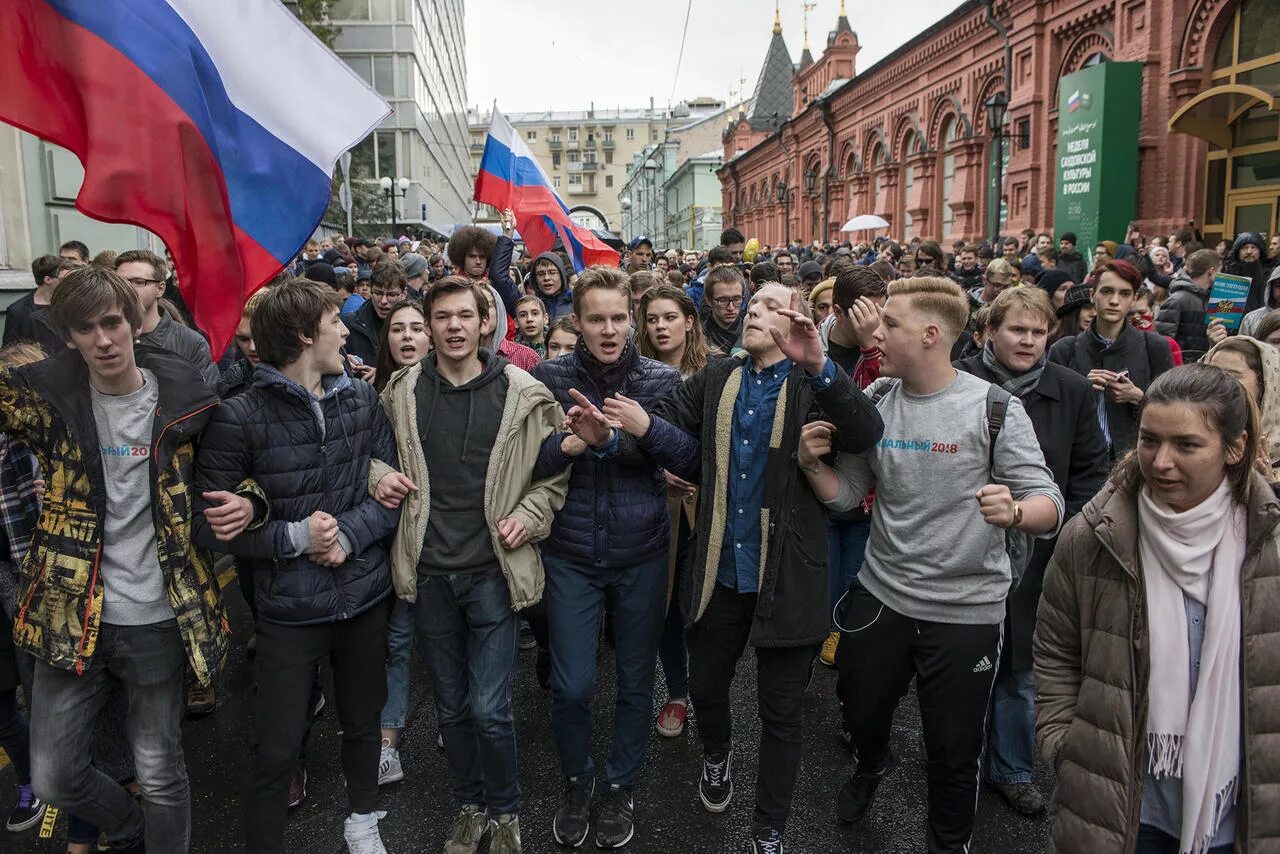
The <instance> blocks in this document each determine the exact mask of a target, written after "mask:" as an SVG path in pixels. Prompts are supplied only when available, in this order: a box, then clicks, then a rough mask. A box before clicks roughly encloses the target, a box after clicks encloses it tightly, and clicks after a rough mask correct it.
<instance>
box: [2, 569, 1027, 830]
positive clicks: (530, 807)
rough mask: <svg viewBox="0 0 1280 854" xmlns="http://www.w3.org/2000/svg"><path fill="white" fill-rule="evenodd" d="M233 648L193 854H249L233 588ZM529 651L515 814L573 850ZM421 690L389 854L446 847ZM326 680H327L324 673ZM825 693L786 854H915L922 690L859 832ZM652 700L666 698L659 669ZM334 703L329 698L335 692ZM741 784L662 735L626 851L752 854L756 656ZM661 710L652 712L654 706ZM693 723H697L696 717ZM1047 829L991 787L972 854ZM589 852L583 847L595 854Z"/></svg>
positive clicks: (739, 741) (231, 592)
mask: <svg viewBox="0 0 1280 854" xmlns="http://www.w3.org/2000/svg"><path fill="white" fill-rule="evenodd" d="M226 593H227V601H228V602H229V604H230V609H231V613H232V625H233V629H234V630H235V641H234V643H233V650H232V654H231V658H230V660H229V662H228V666H227V668H226V670H225V671H224V674H223V676H222V679H221V682H220V684H219V698H218V699H219V703H218V709H217V711H216V712H215V713H214V714H213V715H211V716H209V717H207V718H204V719H202V720H198V721H192V722H188V723H187V724H186V728H185V735H184V742H185V745H186V760H187V766H188V768H189V771H190V774H191V788H192V822H193V845H192V850H193V851H194V852H197V854H206V852H208V854H212V852H230V851H237V850H242V848H243V837H242V830H241V828H242V814H243V783H244V780H245V777H246V774H247V772H248V764H249V749H248V732H249V718H250V707H251V702H250V700H251V692H252V660H251V659H249V658H248V657H247V654H246V650H245V641H246V639H247V638H248V636H249V632H250V630H251V629H250V625H249V620H248V613H247V610H246V608H245V606H244V601H243V599H241V597H240V595H239V592H238V590H236V588H235V583H234V582H232V583H231V585H230V586H229V587H228V589H227V591H226ZM533 662H534V654H533V653H532V652H524V653H521V654H520V661H519V670H518V673H517V677H516V684H515V707H516V734H517V740H518V744H519V749H520V782H521V787H522V790H523V797H524V802H523V807H522V810H521V815H520V822H521V828H522V833H523V838H524V850H525V851H527V852H531V854H540V853H541V852H555V851H560V850H564V849H561V848H559V846H557V845H556V844H555V841H554V840H553V838H552V836H551V818H552V815H553V814H554V813H555V810H556V808H557V806H558V805H559V799H560V794H561V778H560V774H559V770H558V769H559V766H558V762H557V759H556V754H555V748H554V745H553V743H552V739H551V730H550V725H549V716H550V702H549V698H548V696H547V695H546V694H544V693H543V691H542V690H541V689H540V688H539V687H538V684H537V680H536V679H535V677H534V672H533V670H534V668H533ZM413 672H414V684H413V692H412V700H411V705H410V713H409V718H408V726H407V728H406V730H405V736H404V743H403V745H402V751H401V757H402V761H403V763H404V767H405V779H404V780H403V781H402V782H399V783H394V784H391V785H389V786H384V787H383V789H382V792H381V796H382V803H381V809H385V810H386V811H387V817H386V818H385V819H384V820H383V821H382V823H381V829H382V838H383V841H384V842H385V844H386V847H387V850H388V851H389V852H391V854H408V853H409V852H437V851H439V850H441V849H440V846H441V842H442V840H443V837H444V833H445V830H446V828H447V826H448V822H449V821H450V819H451V818H452V816H453V813H454V810H455V805H454V804H453V803H452V801H451V798H450V794H449V792H450V787H449V784H448V769H447V767H446V765H445V761H444V756H443V753H442V752H441V751H440V750H439V749H437V747H436V725H435V713H434V707H433V705H432V700H431V695H430V692H429V685H428V682H429V680H428V678H427V676H426V671H425V665H423V664H422V663H421V661H420V660H419V659H417V658H415V660H414V669H413ZM600 674H601V679H600V684H599V688H598V691H597V695H596V703H595V706H596V720H597V721H598V722H599V725H598V727H597V728H596V730H595V732H594V734H593V741H594V744H595V755H596V757H597V764H598V765H603V757H604V755H605V753H606V751H607V749H608V737H609V720H610V716H611V711H612V707H613V697H614V685H613V679H612V657H611V654H610V652H609V651H608V650H607V648H604V649H602V651H601V654H600ZM326 682H327V674H326ZM815 686H816V696H814V698H813V702H812V703H811V705H810V711H811V713H810V714H809V715H808V717H807V718H806V721H805V755H804V760H803V764H802V766H801V771H800V781H799V786H798V789H797V792H796V798H795V808H794V812H793V814H792V817H791V823H790V826H789V828H788V833H787V850H788V852H795V854H819V852H821V854H827V852H851V854H852V852H886V854H908V852H910V854H917V852H923V851H924V850H925V848H924V815H925V783H924V764H923V761H922V758H921V744H920V734H919V733H920V720H919V714H918V712H917V710H916V707H915V699H914V695H909V696H908V697H907V699H906V700H904V702H903V704H902V706H901V708H900V709H899V712H898V716H897V719H896V721H895V726H894V739H895V745H894V747H895V750H896V751H897V753H898V755H899V757H900V759H901V761H900V762H899V764H898V766H897V768H896V769H895V770H894V771H893V772H892V774H891V776H890V777H889V778H888V779H886V780H885V782H884V783H883V784H882V785H881V787H880V790H879V793H878V795H877V801H876V804H875V806H874V807H873V809H872V812H871V814H870V815H869V816H868V817H867V819H866V820H865V821H864V822H863V823H861V824H860V825H858V826H856V827H853V828H846V827H841V826H840V825H838V824H837V823H836V821H835V819H834V813H833V804H834V798H835V795H836V792H837V791H838V790H839V787H840V784H841V783H842V782H843V780H844V778H845V776H846V775H847V774H848V772H849V768H850V765H851V760H850V758H849V754H848V752H847V750H846V749H845V747H844V746H843V744H842V743H841V741H840V739H839V737H838V732H839V727H838V711H837V706H836V701H835V697H834V693H835V674H834V672H833V671H830V670H827V669H825V668H819V671H818V674H817V678H816V682H815ZM655 693H656V694H657V697H658V698H657V699H656V700H655V703H657V704H660V703H661V701H662V698H664V697H665V694H664V693H663V685H662V682H661V668H659V684H658V687H657V690H656V691H655ZM329 697H330V699H332V694H331V693H330V694H329ZM734 708H735V713H736V718H735V721H734V724H735V732H734V740H735V749H736V753H737V763H736V777H737V785H738V790H737V791H736V793H735V795H734V800H733V803H732V805H731V807H730V809H729V810H727V811H726V812H724V813H722V814H720V815H712V814H710V813H707V812H705V811H704V810H703V809H702V807H701V805H700V804H699V802H698V797H697V778H698V773H699V769H700V764H699V763H700V760H701V753H700V750H699V747H698V741H697V736H696V732H695V731H694V728H693V727H692V726H691V727H687V728H686V730H685V734H684V735H683V736H681V737H679V738H675V739H667V738H663V737H662V736H660V735H658V734H657V733H656V731H655V732H654V733H653V736H652V738H651V740H650V743H649V751H648V755H647V757H646V760H645V769H644V774H643V780H642V783H641V785H640V787H639V789H638V791H637V796H636V819H637V822H636V836H635V839H634V841H633V842H632V843H631V844H630V845H629V846H628V848H627V849H626V850H627V851H630V852H633V854H658V852H662V854H669V853H670V852H698V854H703V852H705V854H718V852H743V851H745V850H746V847H747V839H748V835H749V832H750V822H751V810H752V806H753V796H754V781H755V778H756V773H757V771H758V768H757V763H756V745H757V743H758V739H759V721H758V719H757V717H756V699H755V666H754V661H753V659H752V656H751V653H750V651H748V653H747V655H746V656H744V658H743V660H742V662H741V663H740V665H739V668H738V674H737V679H736V683H735V686H734ZM655 711H656V708H655ZM695 719H696V715H695V716H694V717H693V718H691V721H692V720H695ZM338 747H339V733H338V722H337V716H336V715H335V714H333V709H332V706H331V707H330V709H329V710H328V711H327V712H326V713H325V714H324V715H323V717H322V718H321V719H320V721H319V722H318V723H317V725H316V727H315V730H314V735H313V741H312V745H311V749H310V752H309V761H308V769H309V774H310V782H309V785H308V794H307V800H306V802H305V803H303V805H302V806H301V807H299V808H298V809H296V810H294V812H293V814H292V815H291V817H290V820H289V825H288V832H287V837H286V844H285V847H286V850H288V851H290V852H308V854H310V852H318V854H342V852H345V851H346V847H345V845H344V843H343V839H342V820H343V818H344V817H345V814H346V809H345V808H346V802H345V801H346V799H345V795H344V793H343V787H342V774H341V768H340V766H339V763H338ZM13 782H14V779H13V771H12V769H11V768H5V769H4V770H3V771H0V809H3V810H4V811H5V812H6V813H7V810H8V809H9V807H10V805H11V801H12V792H13ZM1039 783H1040V785H1041V786H1042V787H1043V791H1044V793H1045V795H1046V796H1047V795H1048V794H1049V791H1050V787H1051V785H1052V783H1051V779H1050V777H1049V772H1048V771H1047V770H1045V769H1041V772H1040V780H1039ZM64 826H65V817H63V818H60V819H59V820H58V822H57V825H56V827H55V828H54V829H53V832H52V836H51V838H48V839H40V838H38V837H37V835H36V834H35V833H34V832H29V833H26V834H22V835H15V834H7V833H4V832H3V831H0V851H5V852H10V851H11V852H62V851H65V848H64V847H63V846H62V844H61V842H60V840H61V838H62V833H63V829H64ZM1045 833H1046V823H1045V821H1044V820H1043V819H1026V818H1023V817H1021V816H1018V815H1015V814H1014V813H1012V812H1011V811H1010V810H1009V809H1008V808H1007V807H1006V806H1005V805H1004V803H1003V801H1001V800H1000V799H999V797H998V796H996V795H994V794H993V793H991V792H989V791H986V790H984V791H983V792H982V794H981V797H980V801H979V806H978V824H977V831H976V833H975V836H974V840H973V847H972V850H973V852H975V854H984V852H992V854H1015V852H1016V854H1023V852H1040V851H1043V850H1044V849H1045ZM590 846H591V843H590V842H588V843H587V846H584V847H583V848H581V849H579V850H582V851H587V850H594V849H593V848H592V847H590Z"/></svg>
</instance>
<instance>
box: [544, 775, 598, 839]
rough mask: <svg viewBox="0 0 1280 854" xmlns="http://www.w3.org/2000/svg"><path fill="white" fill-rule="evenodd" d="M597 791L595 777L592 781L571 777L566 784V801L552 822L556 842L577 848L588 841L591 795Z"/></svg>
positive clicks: (562, 803) (552, 831)
mask: <svg viewBox="0 0 1280 854" xmlns="http://www.w3.org/2000/svg"><path fill="white" fill-rule="evenodd" d="M595 789H596V781H595V778H594V777H592V778H591V779H590V780H580V779H578V778H575V777H570V778H569V779H568V781H567V782H566V783H565V786H564V800H563V801H562V802H561V804H560V809H558V810H556V817H555V819H554V820H553V821H552V822H551V833H552V834H553V835H554V836H555V838H556V842H559V843H560V844H561V845H565V846H567V847H569V848H577V847H578V846H579V845H581V844H582V843H584V842H586V841H587V832H588V831H589V830H591V795H592V794H593V793H594V792H595Z"/></svg>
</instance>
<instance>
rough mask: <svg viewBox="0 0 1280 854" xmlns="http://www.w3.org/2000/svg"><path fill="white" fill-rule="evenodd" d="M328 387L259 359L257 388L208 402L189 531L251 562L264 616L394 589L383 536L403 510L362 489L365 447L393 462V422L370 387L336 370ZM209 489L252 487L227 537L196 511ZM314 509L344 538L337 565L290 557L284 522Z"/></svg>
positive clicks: (337, 608) (301, 617)
mask: <svg viewBox="0 0 1280 854" xmlns="http://www.w3.org/2000/svg"><path fill="white" fill-rule="evenodd" d="M325 389H326V391H325V395H324V397H323V398H321V399H320V400H319V401H313V399H312V398H311V396H310V395H309V394H307V393H306V392H305V391H303V390H302V389H301V388H300V387H299V386H297V385H296V384H294V383H293V382H292V381H291V380H289V379H288V378H286V377H285V376H283V375H282V374H281V373H280V372H279V371H277V370H275V369H274V368H272V367H270V366H269V365H266V364H263V365H260V366H259V367H258V369H257V370H255V371H254V373H253V387H252V388H250V389H249V390H247V391H245V392H243V393H241V394H238V395H236V396H235V397H232V398H230V399H229V400H226V401H224V402H223V404H222V405H221V406H219V407H218V408H217V409H216V410H215V411H214V413H213V417H212V419H211V420H210V422H209V426H208V427H207V428H206V429H205V432H204V435H203V437H202V439H201V442H200V450H199V454H198V456H197V458H196V471H195V484H196V485H195V488H193V489H192V492H193V493H194V495H195V496H196V512H195V513H193V514H192V523H193V529H194V537H195V540H196V542H198V543H199V544H201V545H203V546H206V547H208V548H217V549H219V550H222V551H227V552H229V553H231V554H233V555H235V556H236V557H238V558H242V559H246V560H248V561H249V562H250V563H252V564H253V568H254V573H253V576H254V593H255V597H256V599H257V606H258V615H259V617H260V618H261V619H263V620H265V621H267V622H269V623H278V624H281V625H310V624H315V623H326V622H333V621H336V620H346V619H349V618H351V617H355V616H356V615H358V614H360V613H363V612H364V611H366V610H368V609H369V608H371V607H373V605H375V604H376V603H378V602H379V601H381V600H382V599H384V598H386V597H387V596H388V595H390V593H391V566H390V562H389V560H388V556H387V549H386V542H385V541H386V539H387V537H388V536H389V535H390V534H391V533H392V532H393V531H394V530H395V527H396V523H397V522H398V521H399V517H400V511H399V510H387V509H386V508H384V507H382V505H380V504H378V502H377V501H375V500H373V499H372V498H371V497H370V496H369V487H368V477H369V460H370V458H371V457H374V458H377V459H380V460H382V461H384V462H386V463H387V464H388V465H391V466H396V465H398V458H397V456H396V445H395V439H394V437H393V436H392V432H391V424H390V422H389V421H388V420H387V416H386V413H385V411H384V410H383V408H382V405H381V404H380V403H379V402H378V394H377V392H376V391H374V390H373V386H371V385H368V384H367V383H363V382H353V381H352V380H351V378H350V377H348V376H347V375H346V374H339V375H336V376H332V377H326V378H325ZM317 406H318V407H319V409H320V410H321V412H323V414H324V424H325V426H324V429H323V431H322V430H321V428H320V422H319V420H318V418H317V412H316V407H317ZM246 481H248V482H249V483H248V484H246ZM212 490H226V491H228V492H234V491H237V490H238V491H240V492H241V493H242V494H246V493H247V494H249V495H250V496H251V497H252V498H253V499H254V502H255V504H256V505H257V506H258V508H259V510H260V512H259V514H258V515H257V516H256V520H255V522H254V523H253V524H252V525H251V526H250V529H249V530H246V531H244V532H243V533H241V534H240V535H239V536H237V537H236V538H235V539H233V540H231V541H230V542H228V543H222V542H219V541H218V540H216V539H215V538H214V535H213V532H212V531H211V530H210V529H209V526H208V524H207V522H206V521H205V518H204V513H203V512H202V511H203V510H204V509H205V508H206V507H208V506H209V503H208V502H207V501H205V500H204V498H203V497H202V493H204V492H206V491H212ZM317 510H323V511H325V512H327V513H329V514H331V515H332V516H333V517H334V518H336V519H337V520H338V531H339V538H340V539H341V540H342V542H343V544H344V546H350V548H349V549H348V555H347V560H346V562H345V563H344V564H342V565H341V566H339V567H337V568H334V569H330V568H329V567H325V566H320V565H319V564H317V563H315V562H314V561H312V560H311V559H310V557H309V556H308V555H306V554H300V555H295V551H296V549H295V547H294V542H293V539H292V536H291V533H290V527H289V523H290V522H298V521H301V520H304V519H306V518H307V517H308V516H310V515H311V514H312V513H314V512H315V511H317ZM261 511H265V512H261ZM257 520H261V521H257ZM255 526H256V527H255Z"/></svg>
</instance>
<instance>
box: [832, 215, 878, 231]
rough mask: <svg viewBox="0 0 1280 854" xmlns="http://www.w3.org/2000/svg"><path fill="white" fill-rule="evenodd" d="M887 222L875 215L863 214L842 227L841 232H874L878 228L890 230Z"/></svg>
mask: <svg viewBox="0 0 1280 854" xmlns="http://www.w3.org/2000/svg"><path fill="white" fill-rule="evenodd" d="M888 227H889V223H888V221H887V220H884V219H881V218H880V217H878V216H876V215H875V214H862V215H860V216H855V217H854V218H853V219H851V220H849V221H848V222H846V223H845V224H844V225H843V226H841V227H840V230H841V231H874V230H875V229H877V228H888Z"/></svg>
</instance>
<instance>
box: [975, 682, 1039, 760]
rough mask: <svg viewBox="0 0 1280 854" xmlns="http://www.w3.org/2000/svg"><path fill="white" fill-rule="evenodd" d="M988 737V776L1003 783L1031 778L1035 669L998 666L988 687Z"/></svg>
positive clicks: (1033, 738) (1034, 715)
mask: <svg viewBox="0 0 1280 854" xmlns="http://www.w3.org/2000/svg"><path fill="white" fill-rule="evenodd" d="M987 740H988V746H989V749H990V753H989V754H988V758H987V779H989V780H990V781H991V782H993V783H1001V784H1004V785H1010V784H1012V783H1030V782H1031V772H1032V770H1033V769H1034V768H1035V765H1036V686H1035V673H1034V671H1031V670H1016V671H1015V670H1010V669H1009V667H1008V666H1007V664H1006V665H1003V666H1001V668H1000V672H999V673H997V674H996V684H995V686H994V687H993V688H992V689H991V729H990V732H989V733H988V736H987Z"/></svg>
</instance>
